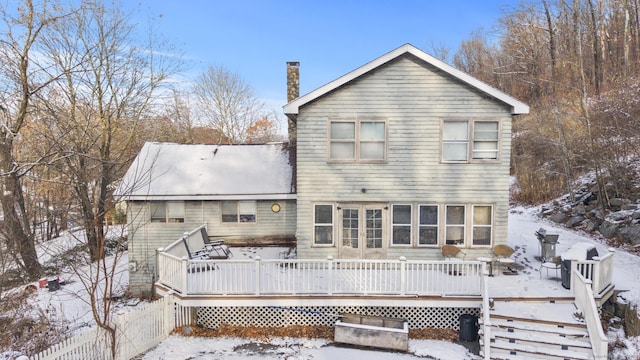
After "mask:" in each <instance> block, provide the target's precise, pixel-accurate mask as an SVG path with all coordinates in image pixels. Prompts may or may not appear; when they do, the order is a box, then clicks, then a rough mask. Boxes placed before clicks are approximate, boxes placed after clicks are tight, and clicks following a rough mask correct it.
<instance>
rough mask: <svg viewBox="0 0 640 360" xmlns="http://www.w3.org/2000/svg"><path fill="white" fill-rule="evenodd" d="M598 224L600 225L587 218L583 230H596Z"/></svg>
mask: <svg viewBox="0 0 640 360" xmlns="http://www.w3.org/2000/svg"><path fill="white" fill-rule="evenodd" d="M598 226H600V224H599V223H598V224H596V223H595V222H593V221H591V220H587V221H585V222H584V231H587V232H592V231H596V230H597V229H598Z"/></svg>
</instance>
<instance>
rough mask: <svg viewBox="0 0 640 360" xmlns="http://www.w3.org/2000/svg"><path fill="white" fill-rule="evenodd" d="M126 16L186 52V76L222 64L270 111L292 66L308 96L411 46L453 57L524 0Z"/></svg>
mask: <svg viewBox="0 0 640 360" xmlns="http://www.w3.org/2000/svg"><path fill="white" fill-rule="evenodd" d="M123 2H124V3H125V9H124V10H125V12H127V13H130V14H132V15H133V16H134V21H136V22H139V23H140V25H142V26H147V23H148V20H149V19H150V18H153V19H155V20H156V21H154V24H155V25H154V31H156V32H157V33H160V34H162V35H163V36H164V37H165V38H167V39H168V40H170V41H171V42H173V43H174V44H175V45H176V46H177V47H178V48H180V49H181V50H182V51H183V53H184V59H185V60H186V65H187V66H188V67H189V69H190V70H189V72H187V73H186V74H185V75H186V78H187V79H189V78H193V77H194V75H195V74H196V73H198V72H199V71H201V70H202V69H204V68H206V67H207V66H209V65H223V66H225V67H226V68H228V69H229V70H231V71H233V72H235V73H238V74H239V75H240V76H241V77H242V78H243V79H244V80H245V81H246V82H248V83H249V84H251V85H252V87H253V88H254V90H255V95H256V96H257V97H259V98H261V99H263V100H264V101H265V102H266V103H267V104H268V105H269V106H270V107H273V108H278V109H281V108H282V106H283V105H284V104H285V102H286V65H285V64H286V62H287V61H299V62H300V78H301V84H300V93H301V95H304V94H306V93H308V92H310V91H312V90H314V89H315V88H318V87H320V86H322V85H324V84H326V83H328V82H330V81H332V80H334V79H336V78H338V77H340V76H342V75H344V74H346V73H348V72H349V71H351V70H354V69H355V68H357V67H359V66H361V65H363V64H365V63H367V62H369V61H371V60H373V59H375V58H377V57H378V56H381V55H383V54H385V53H387V52H389V51H391V50H393V49H395V48H397V47H399V46H401V45H403V44H405V43H410V44H412V45H414V46H416V47H418V48H420V49H422V50H425V51H427V52H432V51H431V50H432V49H433V48H434V47H435V48H437V47H441V46H445V47H447V48H449V49H451V54H453V52H455V50H456V49H457V48H458V46H459V44H460V42H461V41H462V40H465V39H468V38H469V37H470V35H471V33H472V32H473V31H475V30H477V29H480V28H483V29H484V30H486V31H488V32H491V31H492V30H494V29H495V27H496V25H497V23H498V18H499V17H500V16H501V14H502V13H503V12H504V10H508V9H513V8H514V7H515V6H516V5H517V4H518V2H519V0H452V1H441V0H389V1H381V0H369V1H366V0H339V1H336V0H320V1H303V0H298V1H288V0H262V1H259V0H224V1H222V0H135V1H123Z"/></svg>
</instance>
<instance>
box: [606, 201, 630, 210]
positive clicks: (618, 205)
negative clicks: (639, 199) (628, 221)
mask: <svg viewBox="0 0 640 360" xmlns="http://www.w3.org/2000/svg"><path fill="white" fill-rule="evenodd" d="M629 203H630V201H629V200H626V199H621V198H612V199H611V200H609V206H611V209H612V210H615V211H619V210H621V209H622V205H625V204H629Z"/></svg>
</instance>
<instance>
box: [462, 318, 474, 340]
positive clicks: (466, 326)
mask: <svg viewBox="0 0 640 360" xmlns="http://www.w3.org/2000/svg"><path fill="white" fill-rule="evenodd" d="M477 339H478V317H477V316H474V315H471V314H464V315H460V340H464V341H476V340H477Z"/></svg>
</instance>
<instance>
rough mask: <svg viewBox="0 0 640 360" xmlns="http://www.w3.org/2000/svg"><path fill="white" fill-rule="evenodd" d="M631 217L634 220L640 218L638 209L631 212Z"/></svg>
mask: <svg viewBox="0 0 640 360" xmlns="http://www.w3.org/2000/svg"><path fill="white" fill-rule="evenodd" d="M631 218H632V219H634V220H637V219H640V210H636V211H634V212H633V214H631Z"/></svg>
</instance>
